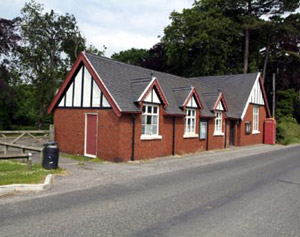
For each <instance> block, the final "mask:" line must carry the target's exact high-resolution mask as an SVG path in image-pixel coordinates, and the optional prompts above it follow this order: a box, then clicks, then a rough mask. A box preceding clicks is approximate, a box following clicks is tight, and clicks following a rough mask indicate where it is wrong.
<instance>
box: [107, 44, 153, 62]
mask: <svg viewBox="0 0 300 237" xmlns="http://www.w3.org/2000/svg"><path fill="white" fill-rule="evenodd" d="M148 57H149V52H148V50H146V49H136V48H131V49H128V50H124V51H121V52H119V53H114V54H113V55H111V58H112V59H114V60H117V61H120V62H124V63H129V64H132V65H137V66H140V65H141V64H142V63H143V62H144V61H145V60H146V59H147V58H148Z"/></svg>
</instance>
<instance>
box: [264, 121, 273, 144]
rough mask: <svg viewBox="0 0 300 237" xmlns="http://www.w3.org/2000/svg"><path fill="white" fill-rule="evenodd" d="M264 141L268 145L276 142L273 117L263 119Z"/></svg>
mask: <svg viewBox="0 0 300 237" xmlns="http://www.w3.org/2000/svg"><path fill="white" fill-rule="evenodd" d="M264 132H265V134H264V143H265V144H269V145H275V143H276V120H275V119H273V118H267V119H266V120H265V129H264Z"/></svg>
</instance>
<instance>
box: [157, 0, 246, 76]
mask: <svg viewBox="0 0 300 237" xmlns="http://www.w3.org/2000/svg"><path fill="white" fill-rule="evenodd" d="M222 3H223V1H220V0H219V1H208V0H203V1H201V2H200V1H199V2H195V4H194V7H193V8H191V9H184V10H183V12H182V13H178V12H172V13H171V16H170V18H171V24H170V25H169V26H167V27H166V28H165V30H164V34H165V35H164V37H163V38H162V42H163V44H164V47H165V50H166V55H167V58H168V62H169V64H170V65H171V67H172V69H173V70H172V71H173V72H174V73H176V74H179V75H184V76H200V75H214V74H227V73H238V72H241V71H242V57H241V56H242V54H241V50H242V47H241V46H242V40H243V37H242V34H241V30H242V29H241V25H240V24H239V23H238V21H235V20H234V19H232V18H231V17H230V16H227V15H226V14H225V13H226V12H225V11H224V7H223V6H222Z"/></svg>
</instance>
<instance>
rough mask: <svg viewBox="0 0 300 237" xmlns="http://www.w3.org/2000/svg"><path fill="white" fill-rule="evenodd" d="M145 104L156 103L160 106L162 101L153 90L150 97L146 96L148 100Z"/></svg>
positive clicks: (149, 94) (145, 100)
mask: <svg viewBox="0 0 300 237" xmlns="http://www.w3.org/2000/svg"><path fill="white" fill-rule="evenodd" d="M144 102H149V103H156V104H160V103H161V102H160V99H159V97H158V95H157V93H156V91H155V89H154V88H153V89H152V90H151V91H150V92H149V93H148V95H147V96H146V98H145V99H144Z"/></svg>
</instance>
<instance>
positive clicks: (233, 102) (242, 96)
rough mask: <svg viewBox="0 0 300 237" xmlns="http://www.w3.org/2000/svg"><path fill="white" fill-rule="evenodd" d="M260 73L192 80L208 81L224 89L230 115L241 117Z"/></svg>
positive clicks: (195, 79) (193, 79)
mask: <svg viewBox="0 0 300 237" xmlns="http://www.w3.org/2000/svg"><path fill="white" fill-rule="evenodd" d="M258 74H259V73H249V74H237V75H226V76H209V77H195V78H191V80H192V81H199V82H201V83H205V84H206V83H207V84H209V85H211V86H213V87H214V88H216V89H219V90H221V91H222V93H223V94H224V97H225V101H226V104H227V107H228V113H227V116H228V117H232V118H241V116H242V113H243V110H244V108H245V105H246V103H247V99H248V97H249V95H250V93H251V89H252V87H253V85H254V82H255V80H256V78H257V76H258Z"/></svg>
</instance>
